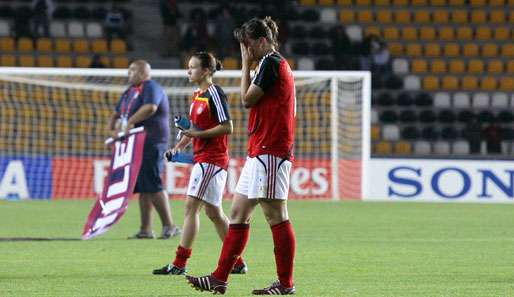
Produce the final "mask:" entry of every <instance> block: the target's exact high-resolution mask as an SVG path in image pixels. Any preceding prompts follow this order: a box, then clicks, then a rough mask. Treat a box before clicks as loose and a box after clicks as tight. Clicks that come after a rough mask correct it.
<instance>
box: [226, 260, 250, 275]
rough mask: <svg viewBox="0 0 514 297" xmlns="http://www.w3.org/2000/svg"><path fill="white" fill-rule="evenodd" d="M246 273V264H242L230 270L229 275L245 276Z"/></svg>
mask: <svg viewBox="0 0 514 297" xmlns="http://www.w3.org/2000/svg"><path fill="white" fill-rule="evenodd" d="M247 272H248V266H246V263H245V262H243V263H242V264H240V265H235V266H234V268H232V271H230V274H246V273H247Z"/></svg>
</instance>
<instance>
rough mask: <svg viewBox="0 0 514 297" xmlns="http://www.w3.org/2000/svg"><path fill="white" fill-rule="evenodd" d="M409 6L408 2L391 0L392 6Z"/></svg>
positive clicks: (405, 0) (406, 0) (407, 0)
mask: <svg viewBox="0 0 514 297" xmlns="http://www.w3.org/2000/svg"><path fill="white" fill-rule="evenodd" d="M406 5H409V0H393V6H406Z"/></svg>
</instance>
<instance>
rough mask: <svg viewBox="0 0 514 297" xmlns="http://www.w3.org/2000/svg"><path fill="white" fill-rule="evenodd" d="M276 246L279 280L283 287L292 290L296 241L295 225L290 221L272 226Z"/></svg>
mask: <svg viewBox="0 0 514 297" xmlns="http://www.w3.org/2000/svg"><path fill="white" fill-rule="evenodd" d="M271 232H272V233H273V243H274V244H275V262H276V263H277V274H278V280H279V281H280V284H282V286H284V287H287V288H291V287H292V286H293V285H294V284H293V266H294V254H295V249H296V239H295V235H294V230H293V225H291V223H290V222H289V221H284V222H282V223H280V224H276V225H274V226H271Z"/></svg>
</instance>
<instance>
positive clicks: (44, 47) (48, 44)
mask: <svg viewBox="0 0 514 297" xmlns="http://www.w3.org/2000/svg"><path fill="white" fill-rule="evenodd" d="M36 49H37V51H38V52H44V53H49V52H52V51H53V46H52V40H51V39H50V38H46V37H42V38H38V39H37V41H36Z"/></svg>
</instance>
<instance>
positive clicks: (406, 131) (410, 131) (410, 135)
mask: <svg viewBox="0 0 514 297" xmlns="http://www.w3.org/2000/svg"><path fill="white" fill-rule="evenodd" d="M420 135H421V133H420V131H419V129H418V128H417V127H416V126H407V127H405V128H403V130H402V132H401V137H402V139H406V140H416V139H419V137H420Z"/></svg>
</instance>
